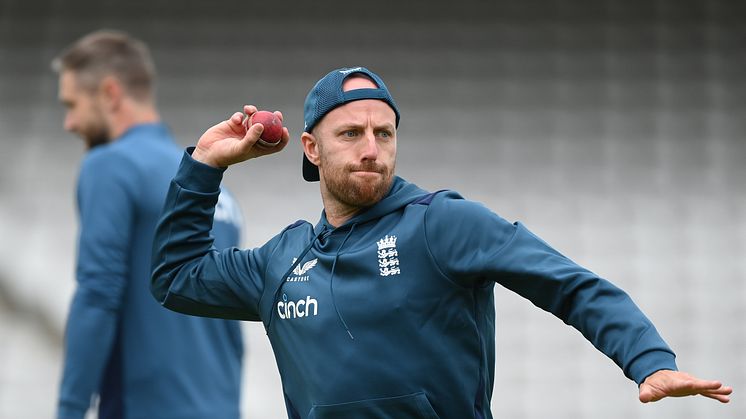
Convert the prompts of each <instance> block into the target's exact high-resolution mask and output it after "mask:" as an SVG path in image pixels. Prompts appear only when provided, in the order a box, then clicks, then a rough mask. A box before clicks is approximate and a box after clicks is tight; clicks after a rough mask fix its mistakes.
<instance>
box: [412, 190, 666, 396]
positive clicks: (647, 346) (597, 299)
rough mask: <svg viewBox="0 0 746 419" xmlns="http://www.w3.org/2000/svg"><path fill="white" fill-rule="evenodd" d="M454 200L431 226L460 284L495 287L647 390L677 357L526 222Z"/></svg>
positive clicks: (443, 261) (431, 240) (438, 205)
mask: <svg viewBox="0 0 746 419" xmlns="http://www.w3.org/2000/svg"><path fill="white" fill-rule="evenodd" d="M453 198H454V197H453V196H450V197H449V196H441V197H439V198H436V199H435V200H433V203H432V204H431V206H430V208H429V209H428V213H427V216H426V221H425V224H426V226H425V228H426V234H427V240H428V244H429V246H430V248H431V252H432V254H433V257H434V259H435V260H436V263H437V264H438V266H439V267H440V268H441V270H442V271H443V272H444V273H445V274H446V275H447V276H449V277H450V278H451V279H452V280H454V281H455V282H457V283H459V284H461V285H463V286H477V285H479V284H482V283H484V281H494V282H497V283H499V284H501V285H502V286H504V287H506V288H508V289H510V290H511V291H513V292H516V293H517V294H519V295H521V296H523V297H524V298H526V299H528V300H530V301H531V302H532V303H533V304H534V305H536V306H537V307H539V308H541V309H543V310H546V311H548V312H550V313H552V314H554V315H555V316H557V317H558V318H560V319H561V320H562V321H563V322H565V323H566V324H568V325H570V326H572V327H574V328H575V329H577V330H578V331H580V332H581V333H582V334H583V336H585V338H586V339H588V340H589V341H590V342H591V343H592V344H593V345H594V346H595V347H596V348H597V349H598V350H600V351H601V352H603V353H604V354H606V355H607V356H608V357H609V358H611V359H612V360H613V361H614V362H615V363H616V364H617V365H618V366H619V367H620V368H622V370H623V371H624V374H625V375H626V376H627V377H628V378H630V379H632V380H634V381H635V382H636V383H638V384H640V383H641V382H642V381H643V380H644V379H645V378H646V377H647V376H648V375H650V374H652V373H653V372H655V371H658V370H662V369H669V370H676V364H675V362H674V358H675V355H674V353H673V351H671V349H670V348H669V347H668V345H667V344H666V343H665V342H664V341H663V339H662V338H661V337H660V335H659V334H658V332H657V331H656V329H655V327H654V326H653V324H652V323H651V322H650V320H648V318H647V317H646V316H645V315H644V314H643V313H642V311H641V310H640V309H639V308H638V307H637V306H636V305H635V304H634V302H633V301H632V300H631V299H630V297H629V296H628V295H627V294H626V293H625V292H624V291H622V290H621V289H619V288H617V287H616V286H614V285H613V284H611V283H610V282H609V281H607V280H604V279H602V278H600V277H598V276H597V275H595V274H594V273H592V272H591V271H589V270H587V269H585V268H583V267H581V266H579V265H577V264H576V263H575V262H573V261H571V260H570V259H568V258H567V257H565V256H563V255H562V254H560V253H559V252H557V251H556V250H555V249H553V248H552V247H551V246H549V245H548V244H547V243H545V242H544V241H543V240H541V239H539V238H538V237H537V236H535V235H534V234H532V233H531V232H530V231H529V230H528V229H527V228H526V227H525V226H523V225H522V224H520V223H516V224H511V223H509V222H507V221H506V220H504V219H503V218H501V217H500V216H498V215H497V214H495V213H493V212H492V211H490V210H489V209H487V208H486V207H484V206H483V205H481V204H478V203H476V202H473V201H467V200H464V199H458V198H457V199H453Z"/></svg>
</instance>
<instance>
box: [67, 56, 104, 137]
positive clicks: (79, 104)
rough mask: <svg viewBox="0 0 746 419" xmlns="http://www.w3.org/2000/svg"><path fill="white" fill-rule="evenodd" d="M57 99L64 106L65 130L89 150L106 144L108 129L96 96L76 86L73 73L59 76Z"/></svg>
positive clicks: (76, 81) (76, 82)
mask: <svg viewBox="0 0 746 419" xmlns="http://www.w3.org/2000/svg"><path fill="white" fill-rule="evenodd" d="M59 99H60V102H61V103H62V104H63V105H64V106H65V122H64V126H65V130H67V131H69V132H72V133H74V134H77V135H78V136H79V137H80V138H82V139H83V141H85V143H86V147H87V148H88V149H89V150H90V149H92V148H93V147H96V146H98V145H101V144H105V143H108V142H109V140H110V138H109V129H108V125H107V122H106V119H105V118H104V113H103V110H102V109H101V104H100V101H99V99H98V98H97V96H96V94H95V93H93V92H89V91H88V90H86V89H83V88H81V87H80V86H79V84H78V79H77V77H76V75H75V73H73V72H71V71H63V72H62V74H60V86H59Z"/></svg>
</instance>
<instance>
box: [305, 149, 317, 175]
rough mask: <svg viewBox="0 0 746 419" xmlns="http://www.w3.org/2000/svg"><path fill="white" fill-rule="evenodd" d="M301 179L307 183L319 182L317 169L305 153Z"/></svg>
mask: <svg viewBox="0 0 746 419" xmlns="http://www.w3.org/2000/svg"><path fill="white" fill-rule="evenodd" d="M303 179H305V180H306V181H308V182H318V181H319V168H318V167H317V166H316V165H315V164H313V163H311V162H310V161H309V160H308V158H307V157H306V154H305V153H303Z"/></svg>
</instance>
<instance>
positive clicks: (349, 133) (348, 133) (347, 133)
mask: <svg viewBox="0 0 746 419" xmlns="http://www.w3.org/2000/svg"><path fill="white" fill-rule="evenodd" d="M342 135H344V136H345V137H347V138H353V137H354V136H356V135H357V131H355V130H347V131H345V132H344V133H342Z"/></svg>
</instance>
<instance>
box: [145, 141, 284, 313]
mask: <svg viewBox="0 0 746 419" xmlns="http://www.w3.org/2000/svg"><path fill="white" fill-rule="evenodd" d="M223 171H224V169H223V170H221V169H215V168H213V167H210V166H207V165H205V164H202V163H200V162H198V161H196V160H194V159H192V157H191V155H190V154H189V152H187V153H185V154H184V157H183V158H182V161H181V165H180V166H179V170H178V172H177V173H176V176H175V178H174V180H173V181H172V182H171V186H170V188H169V191H168V194H167V196H166V202H165V204H164V208H163V211H162V216H161V219H160V221H159V223H158V227H157V228H156V232H155V240H154V243H153V258H152V264H153V273H152V276H151V288H150V289H151V292H152V294H153V296H154V297H155V298H156V300H158V302H160V303H161V304H162V305H163V306H164V307H166V308H169V309H171V310H173V311H177V312H181V313H186V314H192V315H197V316H203V317H218V318H224V319H237V320H254V321H256V320H260V314H259V300H260V298H261V295H262V291H263V288H264V287H263V282H262V278H263V273H264V270H265V268H266V260H267V259H268V253H269V252H270V250H271V249H272V248H274V246H275V243H276V241H275V240H273V241H270V242H269V243H267V244H266V245H265V246H263V247H260V248H258V249H256V250H239V249H237V248H235V247H234V248H229V249H225V250H223V251H217V250H216V249H215V247H214V246H213V237H212V236H211V235H210V229H211V228H212V224H213V216H214V213H215V205H216V204H217V201H218V195H219V194H220V181H221V180H222V177H223Z"/></svg>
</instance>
